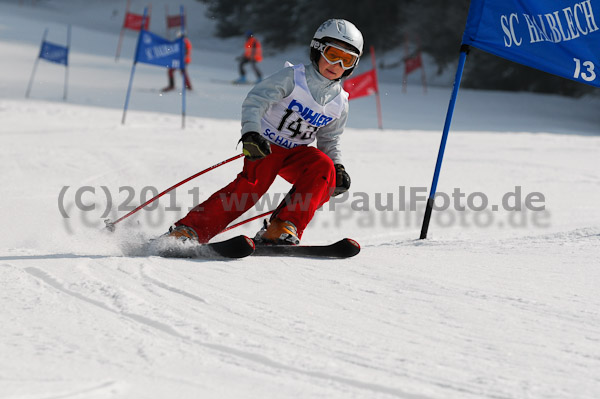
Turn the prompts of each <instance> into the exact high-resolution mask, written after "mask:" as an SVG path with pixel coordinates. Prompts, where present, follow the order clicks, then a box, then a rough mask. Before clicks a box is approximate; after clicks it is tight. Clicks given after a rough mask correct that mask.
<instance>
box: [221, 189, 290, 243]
mask: <svg viewBox="0 0 600 399" xmlns="http://www.w3.org/2000/svg"><path fill="white" fill-rule="evenodd" d="M295 192H296V186H293V187H292V189H291V190H290V191H289V192H288V193H287V194H286V195H285V197H284V198H283V200H282V201H281V202H280V203H279V205H277V208H275V209H273V210H272V211H267V212H265V213H261V214H260V215H257V216H253V217H251V218H249V219H246V220H242V221H241V222H239V223H236V224H233V225H231V226H228V227H226V228H225V229H224V230H223V231H221V233H224V232H226V231H229V230H231V229H235V228H236V227H239V226H241V225H243V224H246V223H248V222H251V221H253V220H256V219H260V218H262V217H263V216H269V215H270V214H272V213H273V214H275V216H276V215H277V214H278V213H279V211H281V209H283V207H284V206H285V205H287V204H288V203H289V202H290V201H291V199H292V195H293V194H294V193H295ZM271 218H273V216H271ZM219 234H220V233H219Z"/></svg>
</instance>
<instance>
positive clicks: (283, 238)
mask: <svg viewBox="0 0 600 399" xmlns="http://www.w3.org/2000/svg"><path fill="white" fill-rule="evenodd" d="M254 241H255V242H256V243H257V244H258V245H298V244H300V239H299V238H298V232H297V229H296V226H294V224H293V223H292V222H289V221H283V220H281V219H279V218H275V219H273V220H271V222H270V223H267V221H266V220H265V221H264V226H263V228H262V229H260V231H259V232H258V233H256V236H255V237H254Z"/></svg>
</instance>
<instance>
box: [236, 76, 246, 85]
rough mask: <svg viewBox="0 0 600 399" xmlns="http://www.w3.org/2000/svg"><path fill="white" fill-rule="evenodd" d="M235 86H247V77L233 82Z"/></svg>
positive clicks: (241, 77)
mask: <svg viewBox="0 0 600 399" xmlns="http://www.w3.org/2000/svg"><path fill="white" fill-rule="evenodd" d="M233 84H234V85H243V84H246V77H245V76H240V77H239V78H237V79H236V80H234V81H233Z"/></svg>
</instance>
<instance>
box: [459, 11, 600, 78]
mask: <svg viewBox="0 0 600 399" xmlns="http://www.w3.org/2000/svg"><path fill="white" fill-rule="evenodd" d="M598 23H600V0H585V1H575V0H553V1H548V0H471V6H470V10H469V16H468V19H467V25H466V28H465V32H464V35H463V40H462V42H463V44H466V45H471V46H473V47H477V48H479V49H481V50H484V51H486V52H489V53H492V54H494V55H497V56H500V57H502V58H506V59H508V60H511V61H514V62H517V63H520V64H524V65H527V66H529V67H532V68H536V69H540V70H542V71H545V72H549V73H552V74H555V75H558V76H562V77H565V78H568V79H572V80H575V81H578V82H581V83H586V84H589V85H592V86H597V87H600V28H599V25H598Z"/></svg>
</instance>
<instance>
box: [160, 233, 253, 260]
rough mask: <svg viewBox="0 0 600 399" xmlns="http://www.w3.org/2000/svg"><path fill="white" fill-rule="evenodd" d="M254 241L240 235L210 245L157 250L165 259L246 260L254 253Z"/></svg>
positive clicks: (185, 245) (190, 245) (188, 245)
mask: <svg viewBox="0 0 600 399" xmlns="http://www.w3.org/2000/svg"><path fill="white" fill-rule="evenodd" d="M254 247H255V246H254V241H252V239H250V238H248V237H246V236H244V235H240V236H236V237H233V238H230V239H228V240H224V241H218V242H211V243H208V244H189V243H185V244H184V245H177V246H169V247H167V248H161V249H158V250H157V255H159V256H162V257H164V258H205V259H211V258H216V257H220V258H232V259H237V258H245V257H246V256H249V255H252V253H253V252H254Z"/></svg>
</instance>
